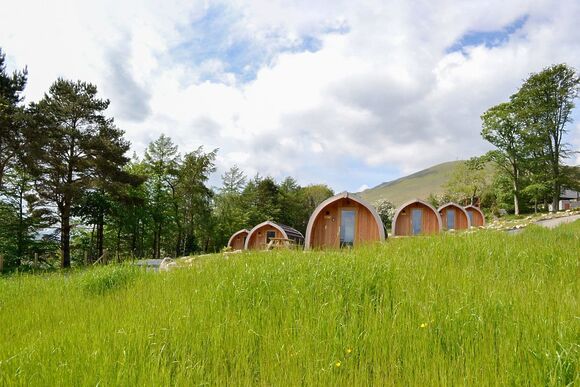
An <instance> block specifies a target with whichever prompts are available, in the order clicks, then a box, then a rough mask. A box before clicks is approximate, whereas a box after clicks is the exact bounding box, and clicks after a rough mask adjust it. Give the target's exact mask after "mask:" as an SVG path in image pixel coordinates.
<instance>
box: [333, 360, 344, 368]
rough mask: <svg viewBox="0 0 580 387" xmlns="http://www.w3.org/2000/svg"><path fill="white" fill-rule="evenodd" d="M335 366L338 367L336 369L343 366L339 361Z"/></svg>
mask: <svg viewBox="0 0 580 387" xmlns="http://www.w3.org/2000/svg"><path fill="white" fill-rule="evenodd" d="M334 365H335V366H336V368H338V367H340V366H341V365H342V363H341V362H340V361H337V362H336V363H334Z"/></svg>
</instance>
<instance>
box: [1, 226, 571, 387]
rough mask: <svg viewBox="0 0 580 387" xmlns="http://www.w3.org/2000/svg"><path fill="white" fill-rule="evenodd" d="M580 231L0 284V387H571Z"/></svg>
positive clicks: (440, 239) (463, 237)
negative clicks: (295, 386)
mask: <svg viewBox="0 0 580 387" xmlns="http://www.w3.org/2000/svg"><path fill="white" fill-rule="evenodd" d="M579 262H580V222H575V223H572V224H568V225H565V226H561V227H558V228H556V229H554V230H547V229H543V228H540V227H535V226H530V227H529V228H527V229H526V230H525V231H524V232H522V233H521V234H518V235H508V234H506V233H502V232H498V231H478V232H474V233H464V234H456V235H452V234H447V235H441V236H433V237H417V238H399V239H390V240H388V241H387V242H385V243H382V244H374V245H369V246H364V247H361V248H356V249H353V250H343V251H331V252H302V251H276V252H256V253H247V254H246V253H245V254H238V255H232V256H229V257H228V258H227V259H226V258H224V257H223V256H221V255H215V256H211V257H208V258H205V259H203V260H200V261H199V263H197V264H196V265H195V266H193V267H191V268H182V269H178V270H175V271H172V272H168V273H156V272H152V271H145V270H143V269H138V268H134V267H131V266H109V267H97V268H94V269H89V270H79V271H74V270H73V271H68V272H63V273H55V274H43V275H12V276H10V277H5V278H3V279H0V327H1V329H0V384H1V385H27V386H28V385H42V386H48V385H100V386H117V385H122V386H129V385H225V384H227V385H332V386H336V385H349V386H351V385H355V386H356V385H370V384H374V385H403V386H408V385H471V386H473V385H478V386H485V385H498V384H499V385H570V384H574V383H576V384H578V383H580V363H579V361H580V302H579V295H580V268H579Z"/></svg>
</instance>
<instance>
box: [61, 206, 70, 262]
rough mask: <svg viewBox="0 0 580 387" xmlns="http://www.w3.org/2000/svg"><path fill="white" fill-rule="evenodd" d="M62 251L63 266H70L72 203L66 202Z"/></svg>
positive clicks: (62, 221)
mask: <svg viewBox="0 0 580 387" xmlns="http://www.w3.org/2000/svg"><path fill="white" fill-rule="evenodd" d="M60 251H61V254H62V259H61V264H60V266H61V268H63V269H65V268H69V267H70V204H69V203H65V204H64V206H63V210H62V215H61V225H60Z"/></svg>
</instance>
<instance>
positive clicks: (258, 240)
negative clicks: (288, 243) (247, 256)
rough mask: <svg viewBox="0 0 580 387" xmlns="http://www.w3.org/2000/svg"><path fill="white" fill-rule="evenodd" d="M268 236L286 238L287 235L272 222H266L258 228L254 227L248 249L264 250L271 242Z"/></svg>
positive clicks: (247, 245)
mask: <svg viewBox="0 0 580 387" xmlns="http://www.w3.org/2000/svg"><path fill="white" fill-rule="evenodd" d="M268 236H270V237H273V238H286V235H282V233H281V232H280V230H278V229H277V228H276V227H274V226H272V225H271V224H265V225H263V226H261V227H258V228H256V229H252V233H251V235H249V237H248V238H249V239H248V243H247V244H246V248H247V249H248V250H264V249H265V248H266V246H267V245H268V242H269V240H268Z"/></svg>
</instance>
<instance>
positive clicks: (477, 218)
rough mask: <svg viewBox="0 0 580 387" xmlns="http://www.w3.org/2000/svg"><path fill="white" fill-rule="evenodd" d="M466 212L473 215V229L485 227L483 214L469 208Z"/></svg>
mask: <svg viewBox="0 0 580 387" xmlns="http://www.w3.org/2000/svg"><path fill="white" fill-rule="evenodd" d="M466 211H467V212H468V213H471V214H472V215H471V219H472V221H471V225H472V226H473V227H479V226H483V223H484V221H483V216H481V214H480V213H479V211H477V210H474V209H473V208H467V209H466Z"/></svg>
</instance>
